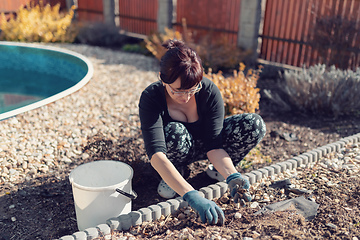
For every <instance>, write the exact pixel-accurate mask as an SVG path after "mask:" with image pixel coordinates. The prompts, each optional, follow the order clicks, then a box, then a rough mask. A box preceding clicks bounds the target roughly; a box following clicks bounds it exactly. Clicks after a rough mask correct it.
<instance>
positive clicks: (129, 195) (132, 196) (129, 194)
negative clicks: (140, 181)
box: [115, 188, 138, 200]
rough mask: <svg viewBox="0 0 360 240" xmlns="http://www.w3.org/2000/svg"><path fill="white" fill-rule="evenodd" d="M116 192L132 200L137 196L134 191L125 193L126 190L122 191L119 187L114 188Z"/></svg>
mask: <svg viewBox="0 0 360 240" xmlns="http://www.w3.org/2000/svg"><path fill="white" fill-rule="evenodd" d="M115 190H116V191H117V192H118V193H120V194H122V195H124V196H125V197H128V198H130V199H132V200H134V199H136V198H137V196H138V195H137V194H136V192H134V191H132V194H131V193H127V192H124V191H123V190H121V189H119V188H117V189H115Z"/></svg>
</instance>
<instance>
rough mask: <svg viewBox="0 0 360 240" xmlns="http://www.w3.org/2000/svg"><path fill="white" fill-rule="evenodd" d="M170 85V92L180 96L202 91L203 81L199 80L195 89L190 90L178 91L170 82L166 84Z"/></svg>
mask: <svg viewBox="0 0 360 240" xmlns="http://www.w3.org/2000/svg"><path fill="white" fill-rule="evenodd" d="M166 85H168V86H169V88H170V92H171V94H172V95H174V96H177V97H180V96H184V95H187V96H193V95H194V94H195V93H197V92H200V90H201V88H202V84H201V82H199V84H198V85H196V88H195V89H192V90H189V91H176V90H175V89H173V88H172V87H171V86H170V85H169V84H166Z"/></svg>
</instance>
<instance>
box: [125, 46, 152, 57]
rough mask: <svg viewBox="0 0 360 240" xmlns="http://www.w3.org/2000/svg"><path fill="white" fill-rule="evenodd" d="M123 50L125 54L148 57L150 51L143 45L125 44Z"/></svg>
mask: <svg viewBox="0 0 360 240" xmlns="http://www.w3.org/2000/svg"><path fill="white" fill-rule="evenodd" d="M121 50H123V51H125V52H131V53H139V54H144V55H147V54H149V51H148V50H147V49H146V48H145V47H144V46H143V45H142V44H139V43H137V44H125V45H124V46H123V47H122V48H121Z"/></svg>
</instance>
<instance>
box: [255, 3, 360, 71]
mask: <svg viewBox="0 0 360 240" xmlns="http://www.w3.org/2000/svg"><path fill="white" fill-rule="evenodd" d="M359 22H360V0H301V1H298V0H267V3H266V11H265V19H264V28H263V34H262V36H261V37H262V45H261V54H260V58H262V59H265V60H269V61H273V62H278V63H284V64H289V65H293V66H299V67H302V66H304V65H305V66H307V67H308V66H311V65H314V64H316V63H326V64H328V65H333V64H335V65H337V66H338V67H341V68H348V67H349V68H353V69H354V68H356V66H359V65H360V56H359V53H360V48H359V46H360V26H359Z"/></svg>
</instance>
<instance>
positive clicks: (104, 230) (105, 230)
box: [96, 223, 111, 239]
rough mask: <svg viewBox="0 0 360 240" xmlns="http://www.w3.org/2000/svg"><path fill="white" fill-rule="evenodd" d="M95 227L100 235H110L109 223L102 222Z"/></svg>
mask: <svg viewBox="0 0 360 240" xmlns="http://www.w3.org/2000/svg"><path fill="white" fill-rule="evenodd" d="M96 228H97V229H98V231H99V233H100V236H101V237H104V238H105V239H108V238H109V236H111V229H110V226H109V225H107V224H105V223H103V224H99V225H97V226H96Z"/></svg>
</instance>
